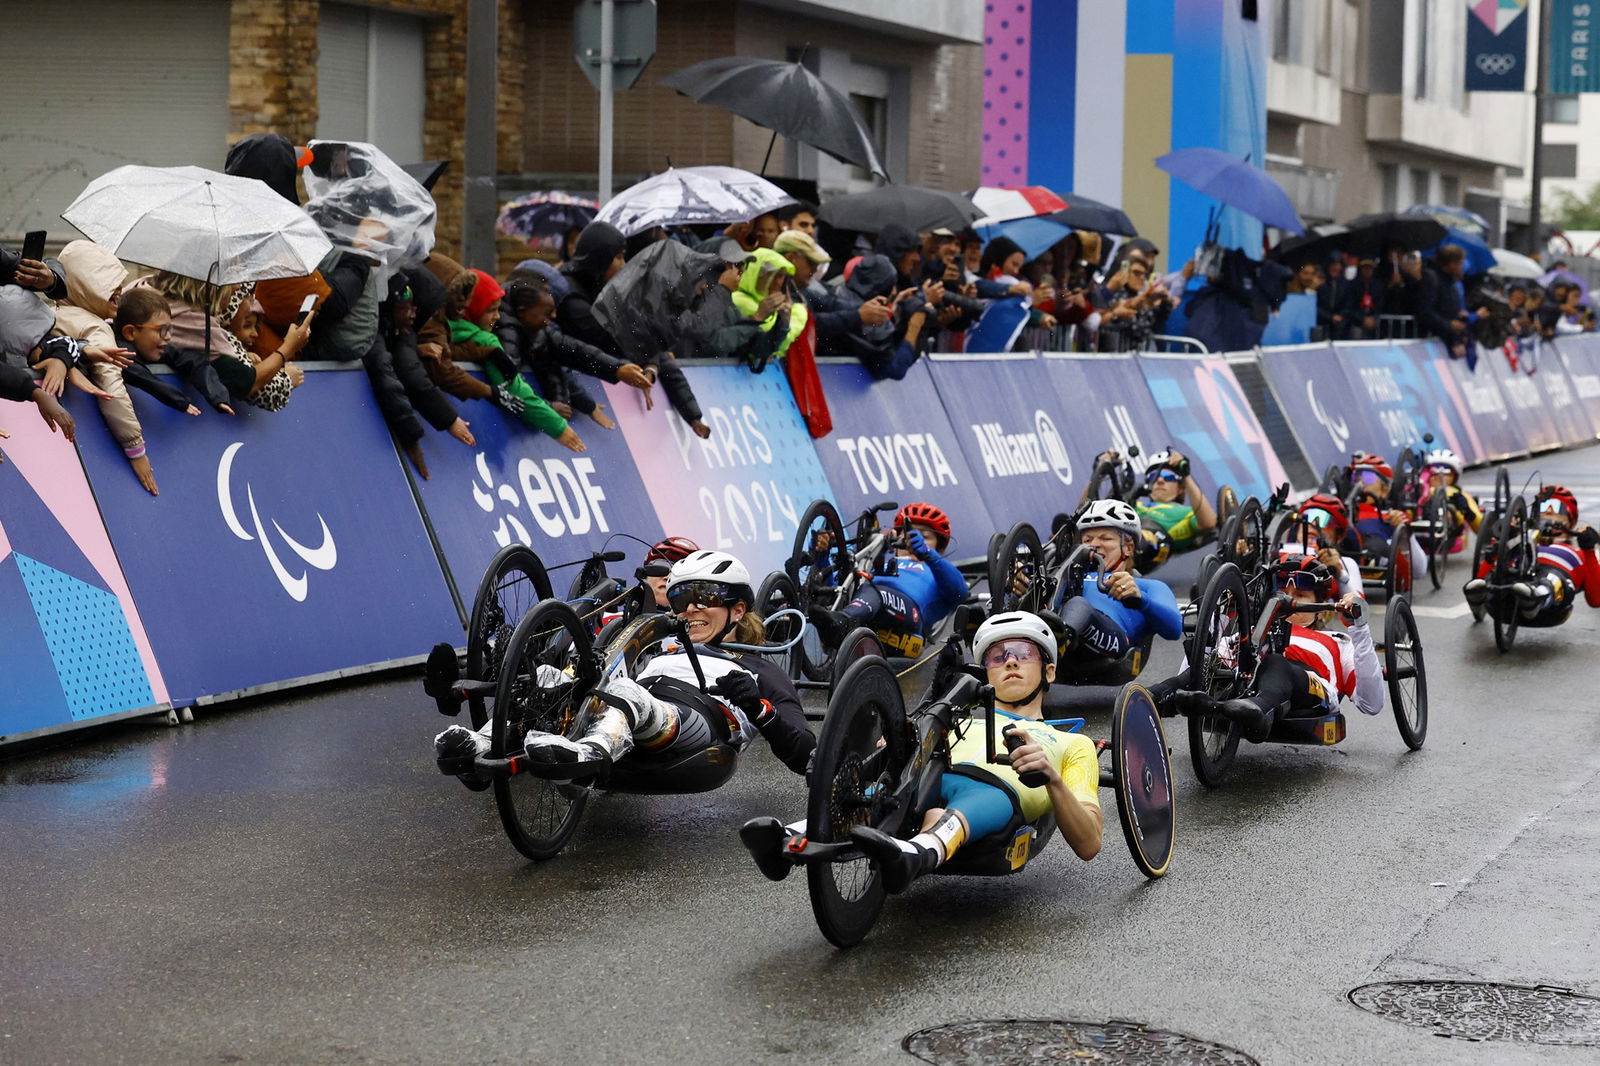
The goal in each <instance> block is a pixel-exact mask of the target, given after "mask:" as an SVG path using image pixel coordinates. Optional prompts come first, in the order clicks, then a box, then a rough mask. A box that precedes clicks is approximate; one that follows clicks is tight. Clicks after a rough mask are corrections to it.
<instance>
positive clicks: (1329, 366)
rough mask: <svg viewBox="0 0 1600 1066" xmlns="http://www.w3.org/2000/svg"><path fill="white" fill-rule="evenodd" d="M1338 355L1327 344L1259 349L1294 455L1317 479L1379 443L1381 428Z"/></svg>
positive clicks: (1338, 352)
mask: <svg viewBox="0 0 1600 1066" xmlns="http://www.w3.org/2000/svg"><path fill="white" fill-rule="evenodd" d="M1343 354H1344V352H1343V349H1339V350H1338V351H1337V352H1336V351H1335V349H1334V348H1332V347H1331V346H1329V345H1327V344H1313V345H1305V346H1301V347H1294V348H1262V349H1261V369H1262V373H1264V374H1265V375H1266V378H1267V383H1268V384H1269V385H1270V386H1271V387H1272V394H1273V396H1274V397H1276V398H1277V401H1278V406H1279V407H1280V408H1281V409H1282V410H1283V415H1284V418H1285V420H1286V421H1287V422H1288V423H1289V428H1290V429H1291V430H1292V431H1293V433H1294V436H1295V439H1296V440H1297V441H1299V442H1300V450H1301V451H1302V452H1304V453H1305V456H1306V461H1307V462H1308V463H1310V464H1311V469H1312V471H1313V472H1314V473H1315V474H1316V475H1317V477H1318V478H1320V477H1321V476H1322V473H1323V471H1325V470H1327V469H1328V467H1330V466H1335V465H1338V466H1343V465H1344V464H1345V463H1348V462H1349V461H1350V453H1351V452H1352V451H1354V450H1356V449H1358V448H1363V447H1375V445H1373V444H1370V443H1367V442H1371V441H1375V440H1379V439H1381V434H1382V432H1383V428H1382V426H1380V425H1379V424H1378V420H1377V418H1376V417H1375V416H1374V414H1373V413H1372V412H1371V411H1370V410H1369V409H1368V407H1367V405H1366V404H1365V403H1359V402H1357V392H1356V390H1355V387H1354V385H1353V384H1352V383H1351V380H1350V377H1349V375H1347V374H1346V373H1345V372H1344V370H1343V369H1342V368H1341V367H1340V365H1339V360H1340V358H1341V357H1342V356H1343Z"/></svg>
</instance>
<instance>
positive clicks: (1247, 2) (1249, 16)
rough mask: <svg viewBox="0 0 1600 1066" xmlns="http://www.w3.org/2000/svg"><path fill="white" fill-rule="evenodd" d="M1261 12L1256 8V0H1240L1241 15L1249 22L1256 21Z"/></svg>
mask: <svg viewBox="0 0 1600 1066" xmlns="http://www.w3.org/2000/svg"><path fill="white" fill-rule="evenodd" d="M1258 15H1259V12H1258V11H1257V10H1256V0H1240V4H1239V17H1240V18H1242V19H1245V20H1247V21H1249V22H1255V21H1256V20H1257V16H1258Z"/></svg>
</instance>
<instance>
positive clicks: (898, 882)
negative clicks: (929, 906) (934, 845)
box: [850, 825, 939, 895]
mask: <svg viewBox="0 0 1600 1066" xmlns="http://www.w3.org/2000/svg"><path fill="white" fill-rule="evenodd" d="M850 839H851V840H853V841H855V842H856V846H857V847H859V848H860V849H861V850H862V851H863V852H865V853H866V856H867V858H869V859H871V860H872V861H873V862H875V863H877V864H878V872H879V873H881V874H882V875H883V887H884V889H885V890H886V891H887V892H889V893H890V894H891V895H898V894H899V893H901V892H904V891H905V890H906V888H907V887H908V886H909V885H910V884H911V882H913V881H915V880H916V879H917V878H919V877H921V876H922V875H923V874H925V873H930V872H932V870H933V869H934V867H936V866H938V865H939V857H938V856H937V855H935V854H934V853H933V852H932V851H931V850H929V849H928V848H924V847H922V846H920V845H918V844H913V843H911V842H910V841H903V840H898V839H896V838H895V837H892V836H890V835H889V834H888V833H884V832H880V831H879V830H876V829H873V828H872V827H871V826H866V825H858V826H854V827H853V828H851V830H850Z"/></svg>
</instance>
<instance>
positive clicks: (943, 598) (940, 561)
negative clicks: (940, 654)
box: [927, 555, 969, 624]
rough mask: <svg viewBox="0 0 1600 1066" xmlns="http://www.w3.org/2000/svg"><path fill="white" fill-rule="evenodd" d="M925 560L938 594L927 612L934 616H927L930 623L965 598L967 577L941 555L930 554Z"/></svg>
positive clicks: (941, 616) (954, 607)
mask: <svg viewBox="0 0 1600 1066" xmlns="http://www.w3.org/2000/svg"><path fill="white" fill-rule="evenodd" d="M927 562H928V569H929V570H931V571H932V572H933V580H934V584H935V585H936V586H937V587H938V596H937V597H936V598H935V600H934V602H933V604H932V605H930V607H929V613H930V614H931V615H933V616H934V617H932V618H929V619H928V622H929V624H932V623H933V622H937V621H938V620H939V619H941V618H943V617H944V616H945V615H947V614H949V613H950V612H951V611H953V610H955V609H956V606H957V605H958V604H959V603H960V602H961V601H962V600H964V599H966V598H967V592H968V591H969V590H968V589H967V579H966V578H964V577H962V576H961V571H960V570H959V569H957V567H956V564H955V563H952V562H951V561H950V560H949V559H946V558H945V557H944V556H942V555H932V556H930V557H929V558H928V560H927Z"/></svg>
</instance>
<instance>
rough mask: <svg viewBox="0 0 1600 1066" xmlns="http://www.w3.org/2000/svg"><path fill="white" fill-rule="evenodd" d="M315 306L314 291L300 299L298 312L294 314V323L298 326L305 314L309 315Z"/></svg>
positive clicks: (303, 320) (315, 297)
mask: <svg viewBox="0 0 1600 1066" xmlns="http://www.w3.org/2000/svg"><path fill="white" fill-rule="evenodd" d="M316 306H317V294H316V293H311V294H310V295H309V296H307V297H306V298H305V299H304V300H301V301H300V313H299V314H297V315H295V316H294V324H295V325H297V326H298V325H300V324H302V323H303V322H305V320H306V316H307V315H309V314H310V313H311V312H312V310H313V309H314V308H315V307H316Z"/></svg>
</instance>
